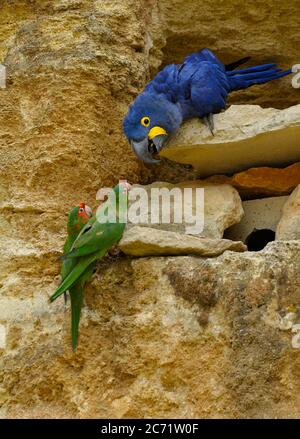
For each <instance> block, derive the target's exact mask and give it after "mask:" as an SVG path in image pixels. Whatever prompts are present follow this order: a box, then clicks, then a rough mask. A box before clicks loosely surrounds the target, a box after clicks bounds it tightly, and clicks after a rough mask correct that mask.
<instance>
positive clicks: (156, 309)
mask: <svg viewBox="0 0 300 439" xmlns="http://www.w3.org/2000/svg"><path fill="white" fill-rule="evenodd" d="M299 247H300V246H299V243H298V242H296V241H294V242H293V241H290V242H289V243H276V244H275V243H273V244H271V245H269V247H268V248H266V249H265V250H264V251H263V252H260V253H256V254H253V253H250V252H245V253H241V254H238V253H234V252H226V253H224V254H223V255H222V256H219V257H216V258H197V257H190V256H186V257H170V258H158V257H156V258H141V259H135V260H130V259H124V258H122V259H121V260H115V261H114V263H113V264H112V261H107V263H102V264H101V265H100V266H99V272H98V275H96V277H94V279H93V281H92V283H91V285H90V286H89V288H88V289H87V294H86V307H85V308H84V315H83V320H82V325H81V336H80V345H79V347H78V349H77V351H76V354H72V352H71V350H70V336H69V315H68V312H66V311H65V310H64V306H63V303H62V301H59V303H58V302H57V303H55V305H54V306H51V307H50V306H49V305H48V304H47V302H46V297H45V296H46V295H45V294H41V293H40V294H38V295H37V296H36V298H35V301H32V300H31V299H30V298H24V299H23V301H21V299H17V298H15V299H14V302H12V299H11V301H10V304H8V303H7V305H6V312H7V314H9V313H11V316H10V318H11V328H10V331H9V333H8V337H7V350H6V354H5V356H4V358H3V360H2V368H1V372H0V374H1V375H0V377H1V381H2V391H1V400H2V401H3V402H5V401H6V403H7V405H6V406H7V408H6V411H5V415H6V416H8V417H14V416H17V417H28V416H36V417H45V416H51V417H66V416H73V417H167V416H173V417H212V418H213V417H244V416H246V417H298V416H299V403H300V402H299V370H300V364H299V350H298V349H297V348H299V345H300V344H299V338H300V337H299V333H297V332H293V331H297V330H298V329H297V326H295V325H297V323H298V322H300V320H299V318H300V316H299V292H300V291H299V285H300V278H299V264H300V260H299V257H300V251H299ZM158 282H159V285H158ZM17 303H18V306H17ZM2 306H3V305H2V304H1V308H2ZM298 327H299V326H298ZM293 346H294V347H293Z"/></svg>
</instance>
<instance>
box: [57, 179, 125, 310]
mask: <svg viewBox="0 0 300 439" xmlns="http://www.w3.org/2000/svg"><path fill="white" fill-rule="evenodd" d="M129 190H130V185H129V184H128V183H127V182H120V183H119V184H118V185H117V186H115V188H114V189H113V191H111V193H110V194H109V196H108V200H107V201H106V202H105V203H104V204H103V205H102V206H101V207H100V208H99V209H98V212H97V215H96V216H94V217H92V218H91V219H90V220H89V221H88V222H87V223H86V225H85V226H84V227H83V228H82V229H81V232H80V233H79V234H78V237H77V238H76V239H75V240H74V241H73V243H72V245H71V246H70V249H66V250H65V254H64V256H63V260H64V264H68V265H67V267H68V274H67V275H66V276H65V277H64V278H63V281H62V283H61V284H60V285H59V287H58V288H57V290H56V291H55V293H54V294H53V295H52V296H51V297H50V301H51V302H52V301H53V300H55V299H57V298H58V297H59V296H60V295H61V294H63V293H64V292H65V291H67V290H70V289H72V288H73V287H74V286H77V285H78V283H79V284H81V278H82V277H84V282H85V281H86V278H85V274H86V270H89V269H90V267H91V266H92V267H94V264H95V263H96V261H98V260H99V259H101V258H103V257H104V256H105V255H106V254H107V252H108V250H109V249H110V248H111V247H113V246H114V245H115V244H117V243H118V241H119V240H120V239H121V237H122V235H123V232H124V229H125V226H126V218H125V212H127V205H128V191H129ZM104 221H106V222H104ZM76 297H77V296H76ZM76 300H77V301H78V304H80V303H79V302H80V300H82V299H78V298H76ZM76 309H77V310H78V306H77V308H76ZM75 317H76V316H75Z"/></svg>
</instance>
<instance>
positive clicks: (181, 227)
mask: <svg viewBox="0 0 300 439" xmlns="http://www.w3.org/2000/svg"><path fill="white" fill-rule="evenodd" d="M136 187H137V188H142V189H146V191H147V194H148V199H146V202H145V204H144V206H145V207H146V208H147V212H148V214H147V215H145V220H144V221H143V222H141V223H140V225H143V226H145V227H151V228H158V229H161V230H168V231H173V232H178V233H181V234H182V233H183V234H184V233H191V234H195V235H197V236H201V237H206V238H214V239H217V238H222V237H223V233H224V230H225V229H227V228H228V227H230V226H232V225H234V224H237V223H239V221H240V220H241V218H242V217H243V214H244V211H243V208H242V202H241V198H240V196H239V194H238V192H237V190H236V189H234V188H233V187H232V186H229V185H227V184H222V185H218V184H210V183H204V182H202V181H197V180H195V181H186V182H183V183H178V184H176V185H172V184H170V183H167V182H156V183H153V184H151V185H147V186H140V185H136ZM164 188H166V189H168V190H169V191H171V190H174V189H175V190H178V189H180V191H181V192H180V194H181V198H180V196H179V197H178V196H177V195H176V196H175V197H173V196H169V197H168V196H167V197H166V198H158V196H155V195H154V196H153V197H151V195H152V194H153V193H154V192H151V191H152V190H153V189H160V190H161V193H163V189H164ZM187 188H190V189H192V190H193V191H194V190H195V189H196V188H203V189H204V228H203V231H202V232H199V233H198V232H194V231H191V232H189V227H190V226H191V224H192V223H191V224H190V223H188V222H187V221H185V216H184V212H183V210H184V209H183V208H182V200H183V199H184V196H185V193H184V190H185V189H187ZM156 193H157V192H156ZM169 193H170V192H169ZM162 199H163V200H164V201H163V203H162ZM169 200H170V203H169ZM133 202H134V201H133ZM133 202H132V203H130V204H129V209H130V207H131V205H132V204H133ZM195 203H196V197H195V191H194V195H193V199H192V212H193V215H195V216H197V218H199V217H200V216H201V211H200V209H199V214H198V210H197V209H196V207H195ZM168 204H170V220H171V221H170V223H169V224H167V223H164V222H162V221H161V218H162V207H163V208H165V207H166V206H167V205H168ZM200 204H201V201H200V202H199V205H200ZM150 206H152V207H151V209H150ZM155 209H156V210H157V211H158V212H159V214H160V216H159V220H160V222H158V223H156V224H154V223H152V222H151V214H153V211H154V210H155ZM179 210H180V211H182V215H181V218H183V221H182V223H176V222H174V216H175V213H176V212H178V211H179ZM130 227H131V224H129V225H128V226H127V228H130Z"/></svg>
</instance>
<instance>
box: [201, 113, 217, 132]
mask: <svg viewBox="0 0 300 439" xmlns="http://www.w3.org/2000/svg"><path fill="white" fill-rule="evenodd" d="M202 120H203V122H204V123H205V125H206V126H207V127H208V128H209V130H210V132H211V134H212V135H213V136H214V135H215V134H214V129H215V124H214V115H213V113H209V114H208V115H207V116H204V117H203V118H202Z"/></svg>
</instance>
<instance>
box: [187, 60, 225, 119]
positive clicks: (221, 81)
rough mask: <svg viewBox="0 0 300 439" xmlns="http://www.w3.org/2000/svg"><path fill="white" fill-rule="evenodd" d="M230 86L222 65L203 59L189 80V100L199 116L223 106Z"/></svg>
mask: <svg viewBox="0 0 300 439" xmlns="http://www.w3.org/2000/svg"><path fill="white" fill-rule="evenodd" d="M229 92H230V86H229V83H228V79H227V76H226V72H225V69H224V67H223V68H222V67H220V66H219V65H218V64H216V63H211V62H208V61H204V62H202V63H201V65H200V66H199V67H198V69H197V71H196V72H195V74H194V75H193V77H192V81H191V102H192V105H193V107H194V108H196V110H197V112H198V115H199V117H203V116H206V115H208V114H210V113H218V112H219V111H220V110H222V109H223V108H225V105H226V98H227V95H228V93H229Z"/></svg>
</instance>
